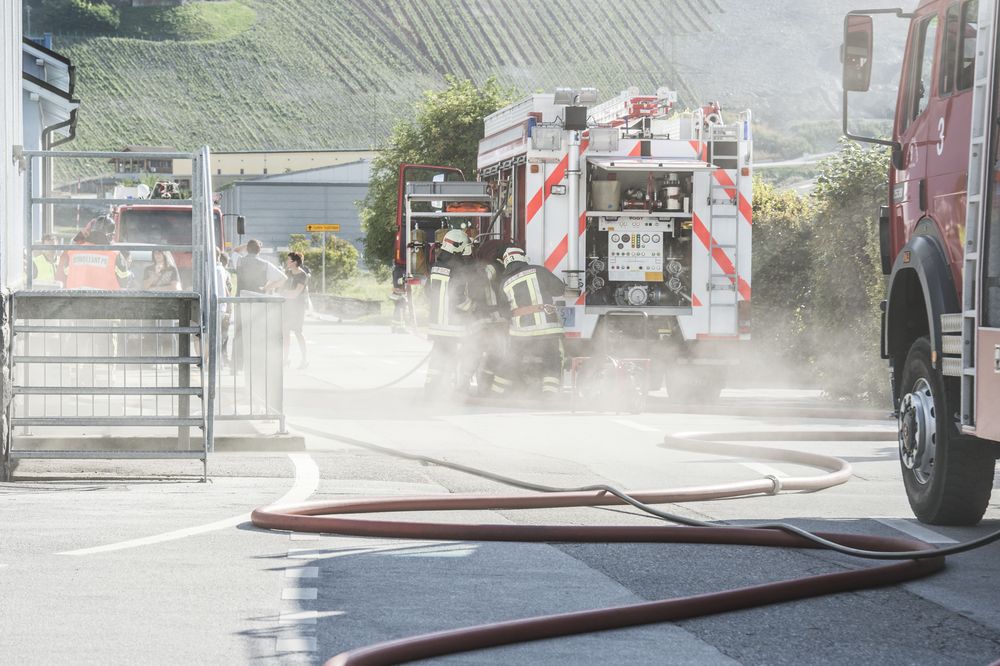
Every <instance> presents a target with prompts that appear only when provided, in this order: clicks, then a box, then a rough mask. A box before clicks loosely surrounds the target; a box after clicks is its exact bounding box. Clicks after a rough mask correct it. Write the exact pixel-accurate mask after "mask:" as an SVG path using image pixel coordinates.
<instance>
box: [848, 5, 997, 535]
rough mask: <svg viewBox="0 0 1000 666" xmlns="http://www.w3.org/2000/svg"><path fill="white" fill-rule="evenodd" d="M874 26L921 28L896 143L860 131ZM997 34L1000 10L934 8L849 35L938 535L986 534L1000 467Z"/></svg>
mask: <svg viewBox="0 0 1000 666" xmlns="http://www.w3.org/2000/svg"><path fill="white" fill-rule="evenodd" d="M875 14H893V15H895V16H898V17H900V18H902V19H905V20H908V21H909V31H908V36H907V41H906V50H905V53H904V57H903V65H902V76H901V78H900V85H899V91H898V95H897V103H896V111H895V118H894V124H893V132H892V138H891V139H885V138H874V137H865V136H859V135H856V134H852V133H850V132H849V130H848V111H847V107H848V103H847V102H848V97H849V93H850V92H864V91H867V90H868V89H869V87H870V78H871V68H872V55H873V46H872V45H873V33H874V30H873V23H874V22H873V19H872V15H875ZM996 23H997V2H996V0H923V1H922V2H921V3H920V4H919V6H918V7H917V8H916V10H914V11H913V12H912V13H905V12H903V11H902V10H901V9H885V10H858V11H854V12H851V13H849V14H848V15H847V17H846V18H845V23H844V50H843V61H844V62H843V64H844V133H845V135H846V136H848V137H849V138H852V139H856V140H859V141H866V142H871V143H876V144H883V145H886V146H889V147H890V149H891V151H892V165H891V167H890V169H889V174H888V176H889V188H888V192H887V202H886V205H885V206H883V207H882V209H881V210H880V213H879V227H880V229H879V230H880V241H881V255H882V269H883V272H884V273H885V274H886V275H888V276H889V280H888V286H887V291H886V300H885V301H884V303H883V308H882V309H883V336H882V356H883V358H885V359H887V360H888V361H889V366H890V368H891V378H892V394H893V401H894V407H895V411H896V415H897V419H898V429H899V455H900V464H901V469H902V474H903V480H904V484H905V487H906V493H907V497H908V499H909V502H910V506H911V507H912V509H913V511H914V514H915V515H916V516H917V518H919V519H920V520H921V521H923V522H927V523H935V524H974V523H976V522H978V521H979V520H980V519H981V518H982V516H983V514H984V512H985V511H986V508H987V506H988V504H989V500H990V493H991V491H992V488H993V476H994V470H995V460H996V457H997V456H998V455H1000V446H998V442H1000V190H998V182H1000V180H998V178H1000V170H998V166H997V165H998V157H1000V154H998V150H997V146H998V138H1000V136H998V135H1000V132H997V131H996V123H995V122H990V119H992V118H995V117H996V109H997V108H1000V107H998V106H997V99H996V97H997V90H998V86H997V81H996V72H995V65H994V61H995V54H996V51H997V45H996V42H997V32H996ZM977 54H978V55H979V57H978V58H977Z"/></svg>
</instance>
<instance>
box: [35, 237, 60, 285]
mask: <svg viewBox="0 0 1000 666" xmlns="http://www.w3.org/2000/svg"><path fill="white" fill-rule="evenodd" d="M42 243H43V244H45V245H57V244H58V243H59V239H58V238H56V236H55V234H45V235H44V236H42ZM58 268H59V257H58V256H57V255H56V251H55V250H42V251H41V252H38V253H37V254H35V256H34V258H33V259H32V260H31V280H32V284H34V285H36V286H47V287H62V284H61V282H60V281H59V280H57V279H56V272H57V270H58Z"/></svg>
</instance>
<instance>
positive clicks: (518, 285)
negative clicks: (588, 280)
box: [503, 262, 563, 337]
mask: <svg viewBox="0 0 1000 666" xmlns="http://www.w3.org/2000/svg"><path fill="white" fill-rule="evenodd" d="M512 267H516V268H515V269H514V270H511V268H512ZM543 271H544V272H543ZM555 283H558V284H559V285H562V281H561V280H559V278H557V277H556V276H555V275H552V273H551V272H549V271H548V270H546V269H545V268H542V267H540V266H529V265H528V264H526V263H523V262H516V263H514V264H511V265H510V266H509V267H508V270H507V271H506V272H505V273H504V282H503V293H504V296H506V297H507V302H508V303H509V304H510V309H511V313H512V316H511V318H510V329H509V332H510V335H511V336H513V337H531V336H538V335H562V333H563V325H562V319H561V318H560V316H559V312H558V311H556V310H555V308H543V307H541V306H544V305H551V304H552V297H553V296H554V295H555V294H554V291H555V288H554V286H555ZM520 308H529V309H530V310H531V312H530V314H524V315H521V316H513V312H514V311H515V310H518V309H520Z"/></svg>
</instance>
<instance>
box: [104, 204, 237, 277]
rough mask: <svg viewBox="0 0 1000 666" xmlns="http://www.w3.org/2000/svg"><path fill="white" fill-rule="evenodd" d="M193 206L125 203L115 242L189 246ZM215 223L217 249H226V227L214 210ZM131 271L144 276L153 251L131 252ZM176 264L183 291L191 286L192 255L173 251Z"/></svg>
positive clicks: (118, 216) (119, 212) (117, 216)
mask: <svg viewBox="0 0 1000 666" xmlns="http://www.w3.org/2000/svg"><path fill="white" fill-rule="evenodd" d="M191 215H192V208H191V206H168V205H163V206H158V205H156V204H151V203H142V204H135V205H131V204H126V205H122V206H119V207H118V208H117V209H116V210H115V214H114V217H115V242H117V243H130V244H136V243H149V244H150V245H190V244H191ZM212 216H213V218H214V221H215V246H216V247H217V248H219V249H220V250H221V249H223V248H224V247H225V225H224V224H223V223H222V220H223V217H222V210H221V209H219V208H218V207H215V208H213V209H212ZM130 254H131V258H132V272H133V273H134V274H135V275H137V276H140V278H141V276H142V273H143V270H145V267H146V266H148V265H149V264H150V263H151V262H152V251H149V252H144V251H141V250H139V251H136V250H133V251H132V252H131V253H130ZM171 254H172V255H173V257H174V262H175V263H176V264H177V270H178V272H179V273H180V277H181V286H182V288H184V289H189V288H190V287H191V253H190V252H183V251H178V250H172V251H171Z"/></svg>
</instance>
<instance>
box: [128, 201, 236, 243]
mask: <svg viewBox="0 0 1000 666" xmlns="http://www.w3.org/2000/svg"><path fill="white" fill-rule="evenodd" d="M214 217H215V242H216V245H218V246H221V244H222V216H221V215H220V214H219V212H218V211H216V212H215V215H214ZM119 224H120V233H119V236H118V240H119V242H122V243H151V244H155V245H188V244H190V243H191V211H190V210H185V209H183V208H182V209H178V210H137V209H130V210H125V211H122V214H121V220H120V223H119Z"/></svg>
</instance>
